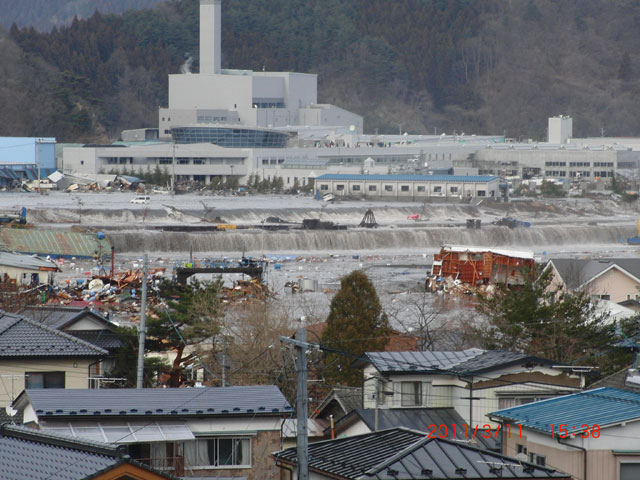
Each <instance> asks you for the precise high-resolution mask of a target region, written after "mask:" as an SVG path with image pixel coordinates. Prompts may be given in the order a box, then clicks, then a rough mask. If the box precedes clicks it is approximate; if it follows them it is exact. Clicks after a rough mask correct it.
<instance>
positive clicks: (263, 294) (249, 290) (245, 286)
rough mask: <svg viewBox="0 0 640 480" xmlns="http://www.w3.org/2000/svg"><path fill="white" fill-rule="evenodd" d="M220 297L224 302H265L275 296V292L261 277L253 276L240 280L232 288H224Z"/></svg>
mask: <svg viewBox="0 0 640 480" xmlns="http://www.w3.org/2000/svg"><path fill="white" fill-rule="evenodd" d="M220 298H221V299H222V303H224V304H236V303H245V302H256V301H257V302H264V301H266V300H267V299H269V298H275V294H274V293H273V292H271V291H270V290H269V287H268V286H267V285H265V284H264V283H262V282H261V281H260V279H259V278H251V279H250V280H239V281H237V282H235V283H234V285H233V287H231V288H223V289H222V290H221V291H220Z"/></svg>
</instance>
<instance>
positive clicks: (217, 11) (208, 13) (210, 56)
mask: <svg viewBox="0 0 640 480" xmlns="http://www.w3.org/2000/svg"><path fill="white" fill-rule="evenodd" d="M221 20H222V0H200V73H220V58H221V51H222V49H221V43H222V41H221V32H222V21H221Z"/></svg>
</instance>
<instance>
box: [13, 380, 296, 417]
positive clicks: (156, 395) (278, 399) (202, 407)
mask: <svg viewBox="0 0 640 480" xmlns="http://www.w3.org/2000/svg"><path fill="white" fill-rule="evenodd" d="M25 395H26V397H28V399H29V401H30V402H31V404H32V406H33V409H34V410H35V411H36V414H37V415H38V416H39V417H40V418H51V417H66V416H74V417H76V418H77V417H82V416H86V417H91V418H95V417H97V416H100V417H116V416H119V417H122V416H127V417H135V416H145V417H185V416H202V415H207V416H216V415H252V416H253V415H260V416H263V415H280V416H281V415H282V414H283V413H289V412H290V411H291V406H290V405H289V403H288V402H287V400H286V399H285V398H284V396H283V395H282V393H281V392H280V390H279V389H278V387H276V386H275V385H259V386H249V387H218V388H166V389H165V388H145V389H135V388H114V389H101V390H94V389H73V390H67V389H37V390H36V389H34V390H25V392H24V393H22V394H21V395H20V397H19V398H18V399H17V400H16V402H15V403H16V404H17V405H22V403H21V402H22V399H23V398H24V397H23V396H25ZM20 408H22V407H20Z"/></svg>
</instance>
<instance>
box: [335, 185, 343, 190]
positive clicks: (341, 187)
mask: <svg viewBox="0 0 640 480" xmlns="http://www.w3.org/2000/svg"><path fill="white" fill-rule="evenodd" d="M336 190H338V191H341V190H344V185H336Z"/></svg>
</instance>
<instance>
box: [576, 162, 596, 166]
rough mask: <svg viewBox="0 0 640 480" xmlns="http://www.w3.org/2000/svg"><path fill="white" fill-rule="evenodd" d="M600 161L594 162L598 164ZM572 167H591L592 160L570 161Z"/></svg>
mask: <svg viewBox="0 0 640 480" xmlns="http://www.w3.org/2000/svg"><path fill="white" fill-rule="evenodd" d="M597 163H598V162H596V163H594V165H596V164H597ZM569 166H570V167H590V166H591V162H569Z"/></svg>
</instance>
